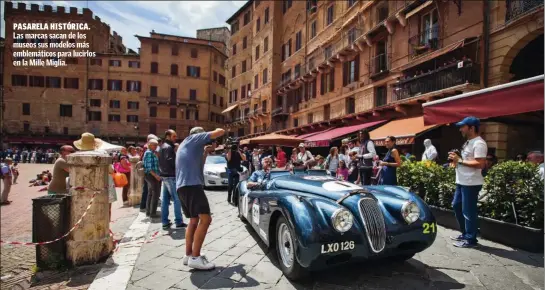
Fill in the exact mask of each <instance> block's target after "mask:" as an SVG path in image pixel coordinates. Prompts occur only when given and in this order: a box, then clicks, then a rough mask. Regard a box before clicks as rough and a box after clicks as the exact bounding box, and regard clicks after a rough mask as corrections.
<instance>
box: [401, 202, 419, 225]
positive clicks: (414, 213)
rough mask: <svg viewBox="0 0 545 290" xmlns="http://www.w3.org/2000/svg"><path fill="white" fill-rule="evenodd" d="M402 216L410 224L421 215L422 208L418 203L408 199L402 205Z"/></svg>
mask: <svg viewBox="0 0 545 290" xmlns="http://www.w3.org/2000/svg"><path fill="white" fill-rule="evenodd" d="M401 216H403V219H404V220H405V221H406V222H407V223H408V224H412V223H414V222H415V221H417V220H418V218H419V217H420V208H419V207H418V205H417V204H416V203H414V202H412V201H407V202H406V203H404V204H403V206H402V207H401Z"/></svg>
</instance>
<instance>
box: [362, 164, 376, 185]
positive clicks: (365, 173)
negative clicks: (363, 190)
mask: <svg viewBox="0 0 545 290" xmlns="http://www.w3.org/2000/svg"><path fill="white" fill-rule="evenodd" d="M359 170H360V181H361V184H363V185H371V177H373V168H372V167H364V168H360V169H359Z"/></svg>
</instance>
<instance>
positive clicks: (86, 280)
mask: <svg viewBox="0 0 545 290" xmlns="http://www.w3.org/2000/svg"><path fill="white" fill-rule="evenodd" d="M102 266H103V264H102V263H99V264H95V265H88V266H79V267H77V268H72V269H69V270H66V271H62V272H56V271H43V272H38V273H35V274H34V275H32V277H31V280H30V281H31V285H30V287H43V286H47V285H51V284H62V285H63V286H66V287H80V286H83V285H89V284H91V283H92V282H93V280H94V279H95V276H97V274H98V273H99V272H100V269H101V267H102ZM104 267H111V268H112V270H111V272H110V273H113V271H115V269H116V268H117V265H109V266H106V265H105V266H104ZM97 278H99V277H97ZM15 289H16V288H15Z"/></svg>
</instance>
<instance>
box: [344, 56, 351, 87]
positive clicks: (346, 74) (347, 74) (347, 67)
mask: <svg viewBox="0 0 545 290" xmlns="http://www.w3.org/2000/svg"><path fill="white" fill-rule="evenodd" d="M349 78H350V62H349V61H348V62H345V63H343V87H345V86H346V85H348V80H349Z"/></svg>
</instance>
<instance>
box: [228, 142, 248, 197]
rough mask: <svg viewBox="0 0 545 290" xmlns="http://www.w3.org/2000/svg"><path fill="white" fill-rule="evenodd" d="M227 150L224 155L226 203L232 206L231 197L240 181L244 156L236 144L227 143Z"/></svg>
mask: <svg viewBox="0 0 545 290" xmlns="http://www.w3.org/2000/svg"><path fill="white" fill-rule="evenodd" d="M228 144H229V145H228V146H229V150H228V151H227V154H226V155H225V159H227V178H228V179H227V182H228V188H227V192H228V193H227V202H228V203H230V204H233V201H232V200H231V196H232V194H233V191H234V189H235V186H237V184H238V182H239V181H240V172H242V171H243V170H242V166H241V162H242V161H246V155H245V154H244V153H243V152H242V151H241V150H240V148H239V147H238V144H237V143H236V142H228Z"/></svg>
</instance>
